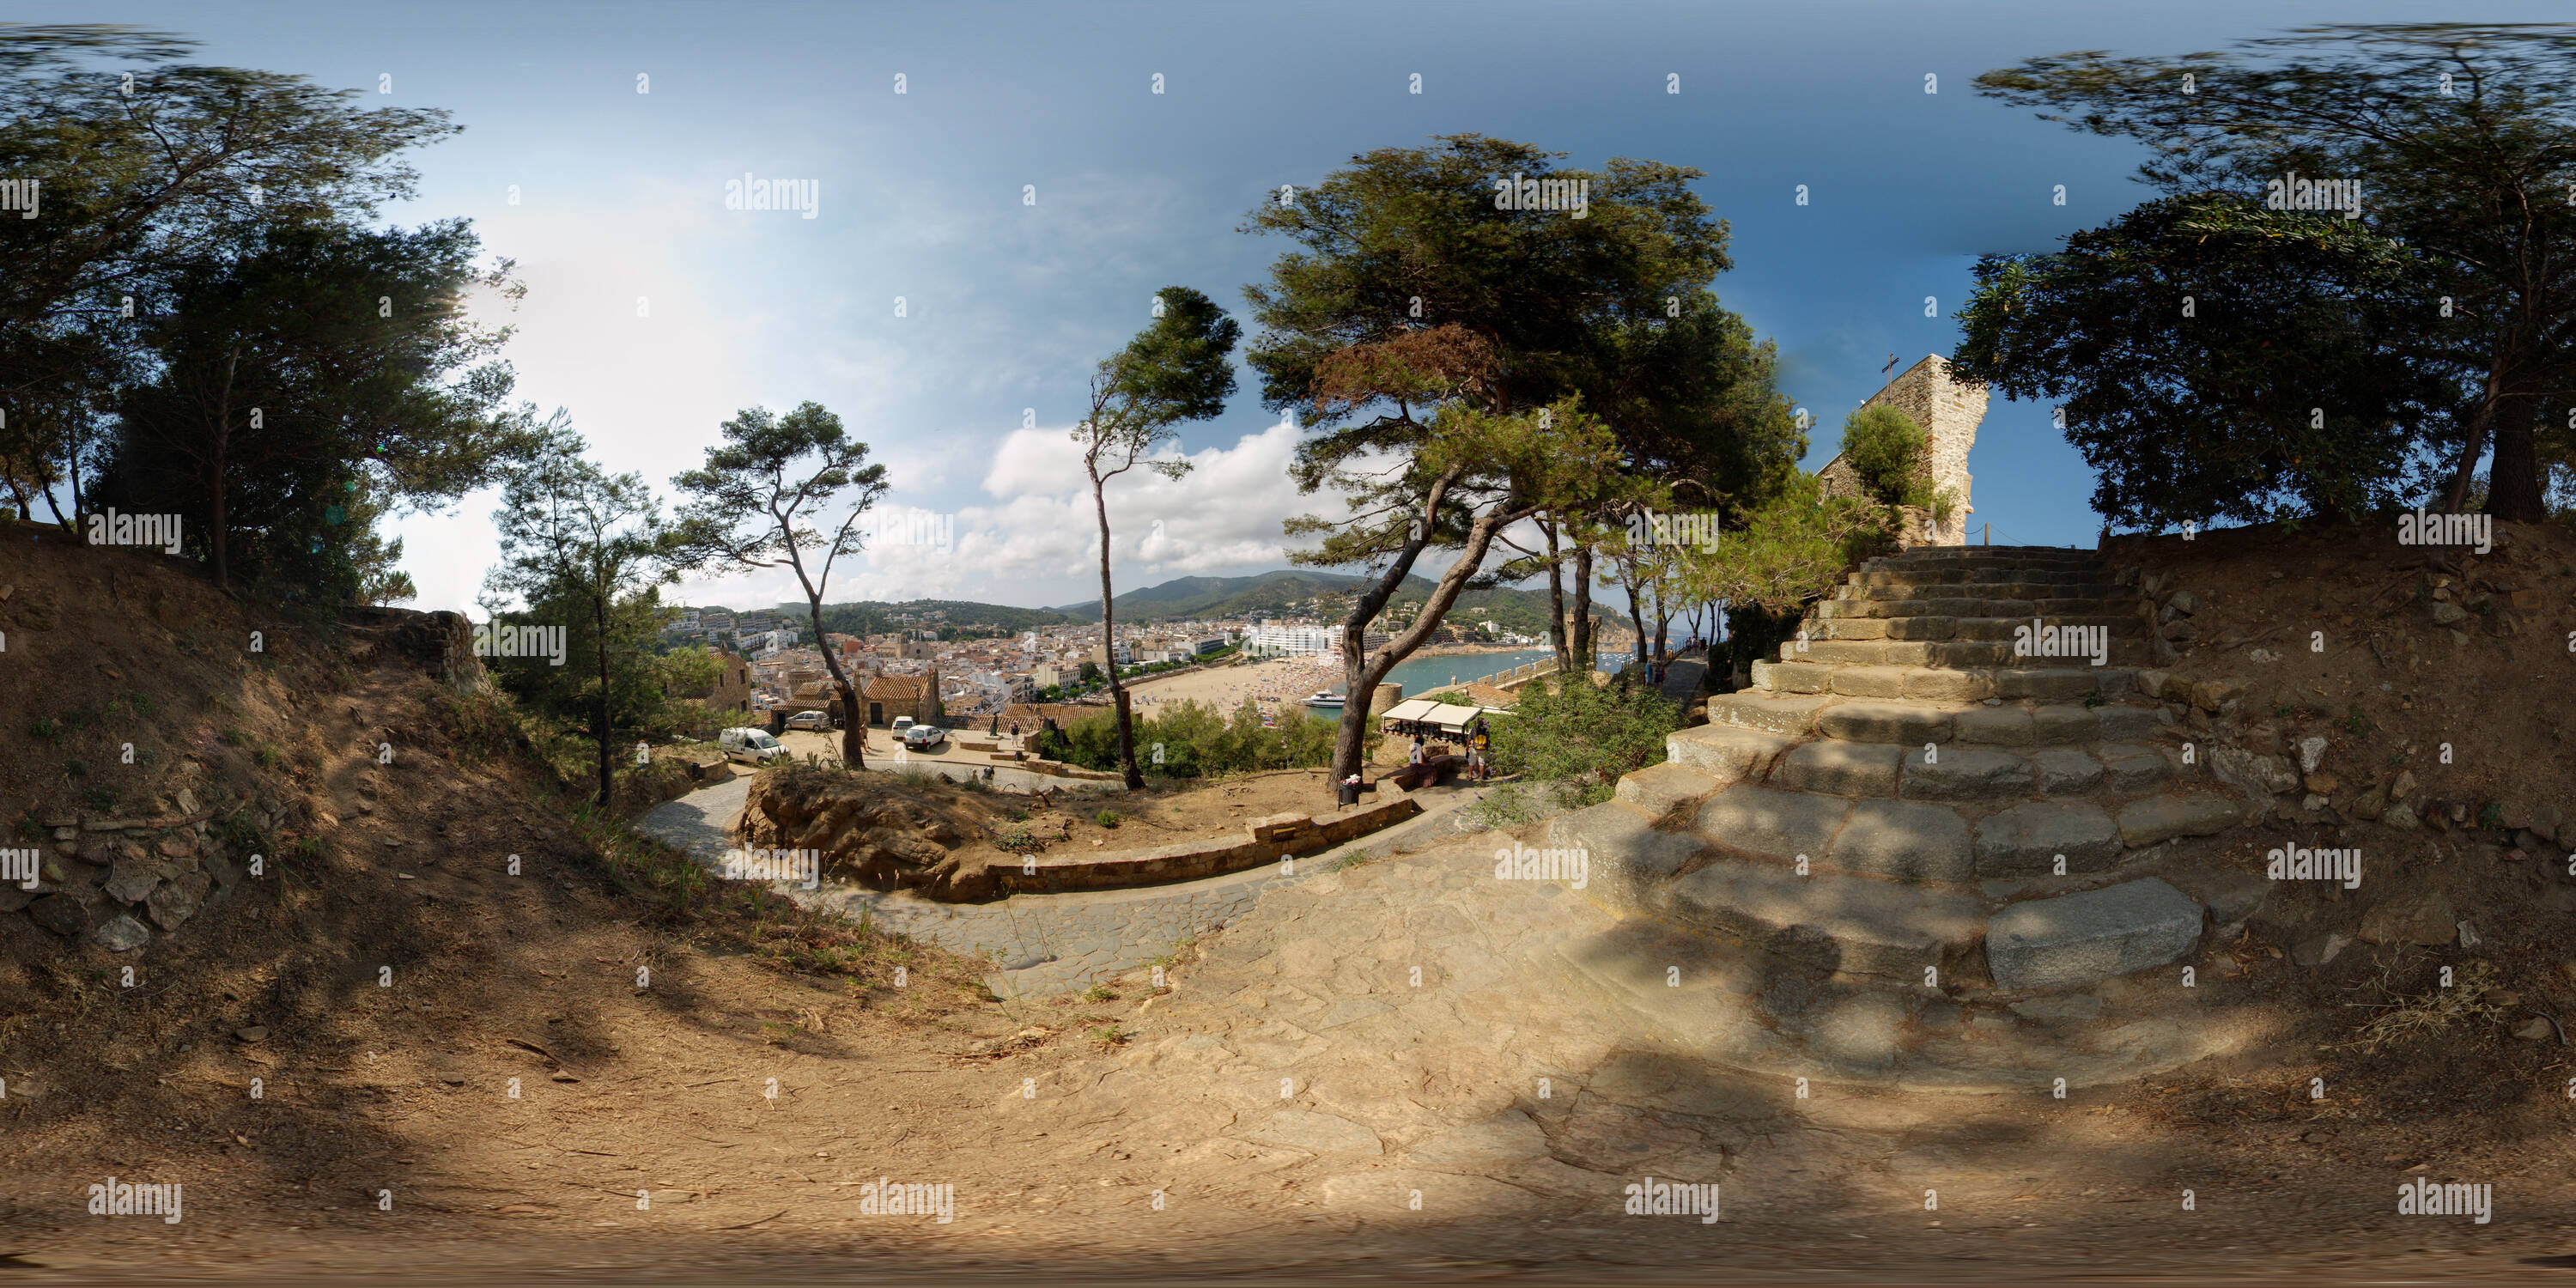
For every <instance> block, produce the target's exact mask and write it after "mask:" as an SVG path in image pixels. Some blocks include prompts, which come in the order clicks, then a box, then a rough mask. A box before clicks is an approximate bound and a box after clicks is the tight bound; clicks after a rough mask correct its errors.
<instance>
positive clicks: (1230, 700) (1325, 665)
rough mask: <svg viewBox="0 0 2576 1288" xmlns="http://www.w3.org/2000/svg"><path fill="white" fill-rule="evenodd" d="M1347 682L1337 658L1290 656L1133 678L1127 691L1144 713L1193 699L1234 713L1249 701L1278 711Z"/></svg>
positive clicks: (1138, 709) (1219, 709)
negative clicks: (1343, 680)
mask: <svg viewBox="0 0 2576 1288" xmlns="http://www.w3.org/2000/svg"><path fill="white" fill-rule="evenodd" d="M1341 681H1342V668H1341V664H1340V663H1338V662H1336V661H1334V660H1332V659H1331V658H1320V657H1285V658H1273V659H1271V660H1269V661H1266V662H1252V663H1246V664H1242V665H1237V666H1220V667H1215V668H1213V669H1210V670H1205V671H1191V672H1188V673H1186V674H1182V675H1170V676H1152V677H1148V678H1146V679H1142V680H1131V681H1129V682H1128V685H1127V687H1128V689H1129V690H1130V691H1132V692H1133V693H1134V694H1135V695H1136V696H1135V699H1134V701H1135V706H1136V710H1137V711H1138V712H1139V713H1142V712H1147V711H1151V710H1152V709H1153V708H1155V707H1156V706H1163V705H1173V704H1177V703H1181V702H1190V701H1196V702H1200V703H1204V704H1206V705H1209V706H1213V707H1215V708H1216V709H1217V710H1218V711H1220V712H1230V711H1232V710H1234V709H1235V708H1236V707H1239V706H1241V705H1243V700H1244V699H1245V698H1250V699H1252V700H1253V701H1254V702H1255V703H1258V704H1259V705H1260V707H1261V709H1262V710H1264V711H1269V712H1274V713H1275V712H1277V711H1280V710H1282V709H1283V708H1287V707H1294V706H1297V705H1298V704H1299V703H1301V702H1303V701H1305V700H1306V698H1307V696H1308V695H1310V694H1313V693H1315V692H1317V691H1318V690H1322V689H1328V688H1331V687H1333V686H1334V685H1337V684H1340V683H1341Z"/></svg>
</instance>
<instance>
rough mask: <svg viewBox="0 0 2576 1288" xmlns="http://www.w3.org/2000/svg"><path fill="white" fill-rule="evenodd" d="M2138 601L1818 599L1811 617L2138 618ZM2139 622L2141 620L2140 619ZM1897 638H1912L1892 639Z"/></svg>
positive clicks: (2117, 598) (2124, 598) (2130, 598)
mask: <svg viewBox="0 0 2576 1288" xmlns="http://www.w3.org/2000/svg"><path fill="white" fill-rule="evenodd" d="M2140 603H2141V601H2140V600H2139V599H2138V598H2137V597H2136V596H2134V595H2127V596H2110V597H2104V598H2098V599H2097V598H2078V597H2074V596H2068V597H2064V598H2048V599H1950V598H1935V599H1870V598H1866V597H1863V596H1858V595H1855V596H1851V597H1849V598H1837V599H1820V600H1817V601H1816V607H1815V612H1814V614H1813V616H1815V617H1817V618H1824V619H1841V618H1859V617H1887V618H1929V617H1953V618H1955V617H2003V618H2016V617H2017V618H2019V619H2021V620H2023V621H2028V620H2030V618H2031V617H2032V616H2033V615H2037V616H2041V617H2120V616H2128V617H2138V616H2139V613H2138V606H2139V604H2140ZM2140 620H2144V619H2143V618H2140ZM1892 638H1896V639H1906V638H1911V637H1908V636H1902V635H1899V636H1894V637H1892Z"/></svg>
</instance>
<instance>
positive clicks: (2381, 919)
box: [2360, 890, 2460, 947]
mask: <svg viewBox="0 0 2576 1288" xmlns="http://www.w3.org/2000/svg"><path fill="white" fill-rule="evenodd" d="M2360 933H2361V939H2362V942H2364V943H2370V944H2421V945H2424V946H2426V947H2433V946H2437V945H2441V944H2447V943H2450V942H2451V941H2453V940H2454V939H2457V938H2458V937H2459V933H2460V923H2459V918H2458V915H2457V914H2455V913H2453V912H2452V911H2451V901H2450V899H2449V898H2447V897H2445V896H2444V895H2443V894H2442V893H2441V892H2440V891H2438V890H2436V891H2434V892H2432V893H2430V894H2425V895H2420V896H2417V897H2415V898H2412V899H2395V898H2392V899H2390V900H2388V901H2386V902H2384V903H2381V904H2379V905H2378V906H2377V907H2374V908H2372V909H2371V910H2370V911H2368V912H2365V913H2363V914H2362V915H2361V932H2360Z"/></svg>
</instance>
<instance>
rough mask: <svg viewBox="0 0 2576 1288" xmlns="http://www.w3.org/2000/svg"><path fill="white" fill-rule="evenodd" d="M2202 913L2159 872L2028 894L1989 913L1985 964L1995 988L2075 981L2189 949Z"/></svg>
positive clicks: (2050, 985)
mask: <svg viewBox="0 0 2576 1288" xmlns="http://www.w3.org/2000/svg"><path fill="white" fill-rule="evenodd" d="M2201 920H2202V913H2201V907H2200V905H2199V904H2197V903H2195V902H2193V901H2192V899H2191V897H2190V896H2189V895H2186V894H2184V893H2183V892H2182V891H2180V890H2176V889H2174V888H2173V887H2172V886H2171V885H2169V884H2167V883H2166V882H2164V881H2163V880H2162V879H2160V878H2157V877H2147V878H2144V879H2142V880H2137V881H2127V882H2123V883H2121V884H2119V885H2115V886H2108V887H2105V888H2103V889H2100V890H2086V891H2082V892H2080V893H2077V894H2068V895H2059V896H2058V897H2056V898H2054V899H2033V900H2030V901H2028V902H2026V903H2017V904H2014V905H2013V906H2011V907H2009V908H2006V909H2004V910H2003V911H2002V912H1999V913H1996V914H1995V916H1994V920H1993V922H1992V923H1991V924H1990V925H1989V926H1988V927H1987V930H1986V961H1987V966H1988V969H1989V970H1990V971H1991V973H1992V974H1993V977H1994V981H1995V986H1996V987H1997V988H2001V989H2007V990H2021V989H2048V988H2069V987H2078V988H2080V987H2083V986H2085V985H2088V984H2093V983H2096V982H2099V981H2101V980H2104V979H2109V978H2111V977H2113V976H2115V975H2126V974H2129V973H2131V972H2133V971H2141V970H2146V969H2148V968H2150V967H2154V966H2161V965H2164V964H2165V963H2167V962H2170V961H2173V960H2174V959H2175V958H2178V957H2180V956H2182V955H2183V954H2185V953H2188V952H2190V951H2191V950H2192V948H2193V947H2194V946H2195V945H2197V944H2198V943H2199V942H2200V928H2201Z"/></svg>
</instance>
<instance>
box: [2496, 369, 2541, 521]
mask: <svg viewBox="0 0 2576 1288" xmlns="http://www.w3.org/2000/svg"><path fill="white" fill-rule="evenodd" d="M2539 419H2540V399H2538V398H2536V397H2531V396H2528V395H2525V396H2521V397H2517V398H2515V399H2514V400H2513V401H2512V403H2510V404H2509V405H2507V406H2504V407H2500V408H2497V409H2496V419H2495V464H2494V466H2493V467H2492V468H2491V469H2490V470H2489V471H2488V473H2487V513H2489V514H2492V515H2494V516H2495V517H2497V518H2499V519H2505V520H2510V521H2512V522H2516V523H2538V522H2540V521H2541V520H2543V519H2546V518H2548V517H2549V507H2548V506H2547V504H2545V503H2544V502H2543V500H2542V497H2541V474H2542V471H2541V468H2540V450H2539V446H2538V445H2537V444H2536V443H2535V442H2534V441H2533V439H2534V433H2533V430H2534V427H2535V424H2536V423H2537V422H2538V421H2539Z"/></svg>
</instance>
